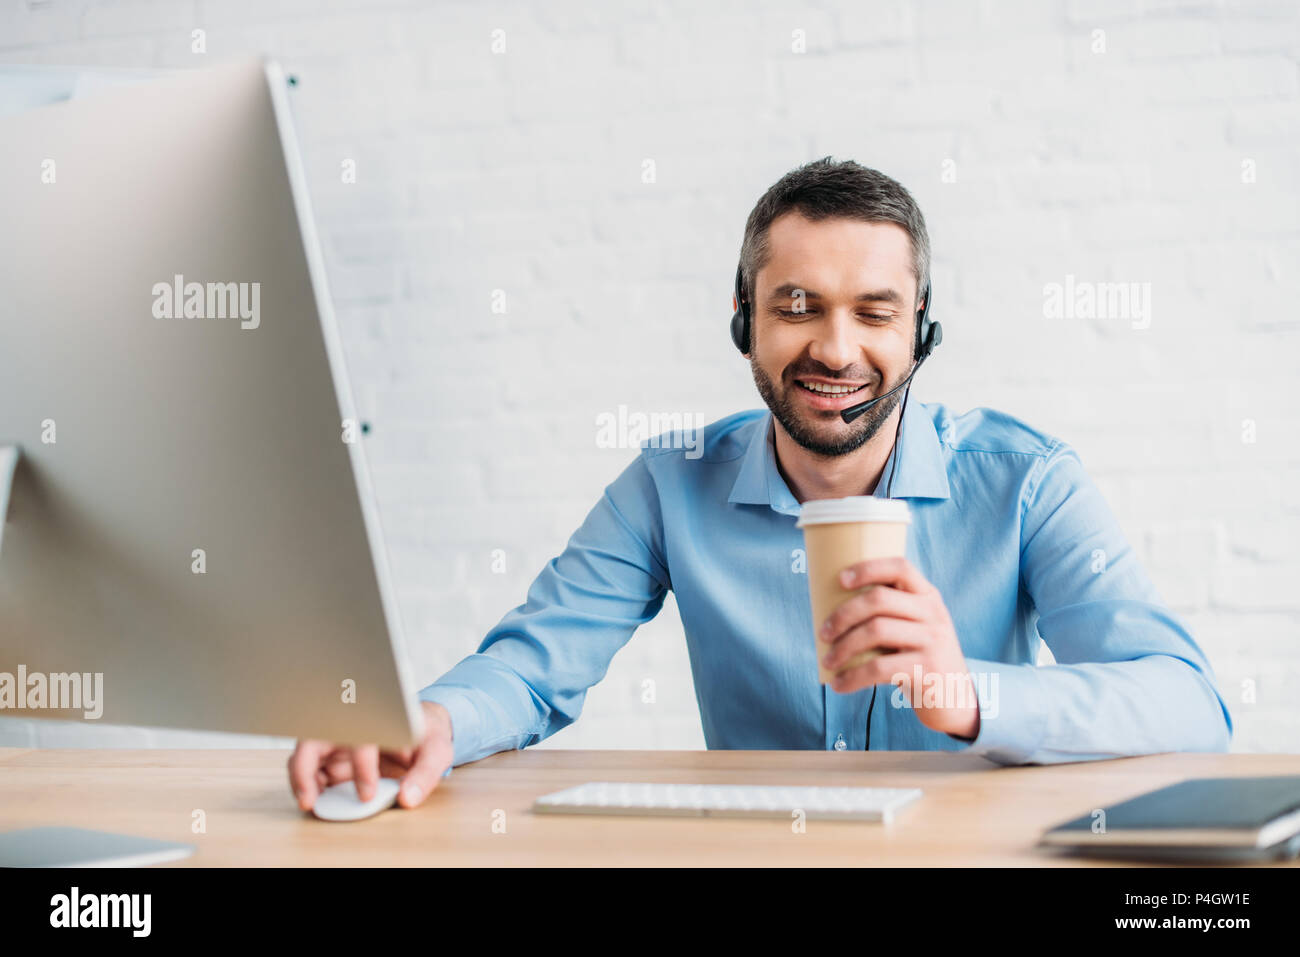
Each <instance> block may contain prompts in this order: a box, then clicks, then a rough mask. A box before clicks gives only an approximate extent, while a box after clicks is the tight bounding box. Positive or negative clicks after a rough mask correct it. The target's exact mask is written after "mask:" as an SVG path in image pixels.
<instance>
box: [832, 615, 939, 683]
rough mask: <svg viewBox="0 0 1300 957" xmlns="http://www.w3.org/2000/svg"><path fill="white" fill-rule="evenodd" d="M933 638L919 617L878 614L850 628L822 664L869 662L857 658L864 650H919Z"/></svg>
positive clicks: (840, 665) (837, 666)
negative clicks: (915, 619) (908, 617)
mask: <svg viewBox="0 0 1300 957" xmlns="http://www.w3.org/2000/svg"><path fill="white" fill-rule="evenodd" d="M929 640H930V632H929V629H928V628H927V627H926V626H925V625H923V624H921V623H920V622H918V621H908V620H906V619H903V618H887V617H885V616H883V615H877V616H876V617H874V618H872V619H870V620H869V621H865V622H863V623H862V624H860V625H857V626H855V627H853V628H850V629H849V631H848V633H847V634H845V635H844V637H843V638H841V639H840V640H839V641H837V642H836V643H835V644H834V645H833V646H832V647H831V650H830V651H828V652H827V653H826V654H825V655H823V656H822V658H823V660H822V665H823V666H824V667H826V668H829V669H830V670H831V671H833V672H840V671H842V670H844V669H845V668H851V667H856V666H857V665H858V664H865V662H862V661H859V662H855V661H854V659H856V658H859V657H861V656H862V655H863V654H866V653H869V652H874V653H876V654H882V653H884V654H888V653H889V652H891V651H915V650H917V649H918V648H923V647H925V645H926V644H928V643H929ZM868 660H870V659H868Z"/></svg>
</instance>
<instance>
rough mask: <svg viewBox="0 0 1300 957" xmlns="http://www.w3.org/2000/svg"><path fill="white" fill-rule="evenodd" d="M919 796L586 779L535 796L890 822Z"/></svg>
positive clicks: (556, 802) (616, 805) (705, 812)
mask: <svg viewBox="0 0 1300 957" xmlns="http://www.w3.org/2000/svg"><path fill="white" fill-rule="evenodd" d="M920 796H921V791H920V789H919V788H832V787H809V786H789V787H783V786H780V785H777V786H766V785H733V784H649V783H643V782H622V781H589V782H587V783H586V784H579V785H578V786H577V787H572V788H567V789H565V790H563V791H556V792H554V793H553V794H545V795H543V796H542V797H539V798H538V799H537V800H536V801H534V802H533V810H534V811H536V812H539V813H544V814H638V815H640V814H656V815H658V814H662V815H676V816H686V817H780V818H786V819H787V820H788V819H789V818H791V817H792V816H793V813H794V811H796V810H802V811H803V812H804V817H805V818H806V819H808V820H822V821H879V822H881V823H883V824H888V823H889V822H890V821H891V820H893V817H894V815H895V814H896V813H897V812H898V811H899V810H900V809H902V808H904V807H906V806H907V805H908V804H911V803H912V802H913V801H915V800H916V799H917V798H919V797H920Z"/></svg>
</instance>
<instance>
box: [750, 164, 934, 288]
mask: <svg viewBox="0 0 1300 957" xmlns="http://www.w3.org/2000/svg"><path fill="white" fill-rule="evenodd" d="M792 210H798V211H799V212H800V213H802V214H803V215H804V216H806V217H807V218H808V219H811V220H813V221H814V222H816V221H819V220H823V219H834V218H844V219H860V220H863V221H865V222H869V223H897V224H898V225H899V226H902V227H903V229H905V230H907V234H908V235H909V236H911V237H912V274H913V275H914V276H915V277H916V294H917V297H918V302H919V298H920V296H921V294H922V293H924V292H925V287H926V285H927V284H928V283H929V281H930V237H929V234H927V233H926V231H925V217H924V216H922V215H921V208H920V207H919V206H917V205H916V200H914V199H912V194H911V193H909V192H908V191H907V190H906V189H904V188H903V186H902V185H901V184H900V183H898V182H896V181H895V180H892V179H890V178H889V177H888V176H886V175H885V174H884V173H881V172H878V171H877V170H874V169H868V168H867V167H865V166H859V165H858V164H857V163H855V162H854V161H853V160H843V161H841V162H838V163H837V162H835V161H834V160H832V159H831V158H830V157H829V156H824V157H822V158H821V159H819V160H813V161H812V162H811V163H805V164H804V165H803V166H800V167H799V168H798V169H792V170H791V171H790V172H788V173H786V174H785V175H784V176H782V177H781V178H780V179H779V180H777V181H776V182H775V183H774V184H773V185H772V187H771V188H770V189H768V191H767V192H766V193H764V194H763V196H762V198H761V199H759V201H758V204H757V205H756V206H755V207H754V209H753V211H752V212H751V213H750V214H749V219H748V221H747V222H746V223H745V238H744V240H743V241H742V242H741V245H740V270H741V273H742V274H743V275H744V282H745V294H746V295H747V296H748V297H749V301H750V303H753V302H754V295H755V290H754V279H755V277H756V276H757V275H758V271H759V270H760V269H762V268H763V267H764V266H765V265H767V261H768V258H769V257H770V255H771V253H770V251H769V249H768V245H767V233H768V229H769V228H770V227H771V225H772V221H773V220H775V219H776V218H777V217H778V216H782V215H784V214H785V213H788V212H790V211H792Z"/></svg>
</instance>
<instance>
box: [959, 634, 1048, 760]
mask: <svg viewBox="0 0 1300 957" xmlns="http://www.w3.org/2000/svg"><path fill="white" fill-rule="evenodd" d="M966 667H967V669H968V670H969V671H970V674H971V678H972V679H973V680H974V682H975V696H976V699H977V701H978V705H977V706H978V708H979V712H980V727H979V731H978V732H977V733H976V735H975V738H974V740H971V739H969V738H960V737H958V736H957V735H955V734H950V735H948V737H950V738H952V739H953V740H954V741H960V742H962V743H963V744H965V745H966V747H963V748H957V749H956V750H957V751H958V752H965V753H969V754H979V755H983V756H984V757H986V758H988V759H989V760H990V761H996V762H997V763H998V764H1030V763H1034V762H1031V761H1030V760H1029V758H1030V757H1031V756H1032V755H1033V754H1035V753H1036V752H1037V751H1038V748H1039V745H1040V744H1041V742H1042V740H1043V736H1044V735H1045V734H1046V732H1047V710H1046V707H1045V698H1044V694H1043V686H1042V680H1041V677H1040V675H1039V674H1038V667H1037V666H1036V665H1011V664H1007V663H1006V662H1005V661H986V660H984V659H982V658H967V659H966Z"/></svg>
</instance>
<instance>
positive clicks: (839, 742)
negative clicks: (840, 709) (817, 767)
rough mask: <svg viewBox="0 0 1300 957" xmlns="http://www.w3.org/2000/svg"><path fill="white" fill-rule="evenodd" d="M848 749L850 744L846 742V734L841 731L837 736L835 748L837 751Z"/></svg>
mask: <svg viewBox="0 0 1300 957" xmlns="http://www.w3.org/2000/svg"><path fill="white" fill-rule="evenodd" d="M847 749H848V744H847V743H846V742H845V740H844V734H843V732H841V733H840V735H839V737H837V738H836V739H835V750H836V751H844V750H847Z"/></svg>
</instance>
